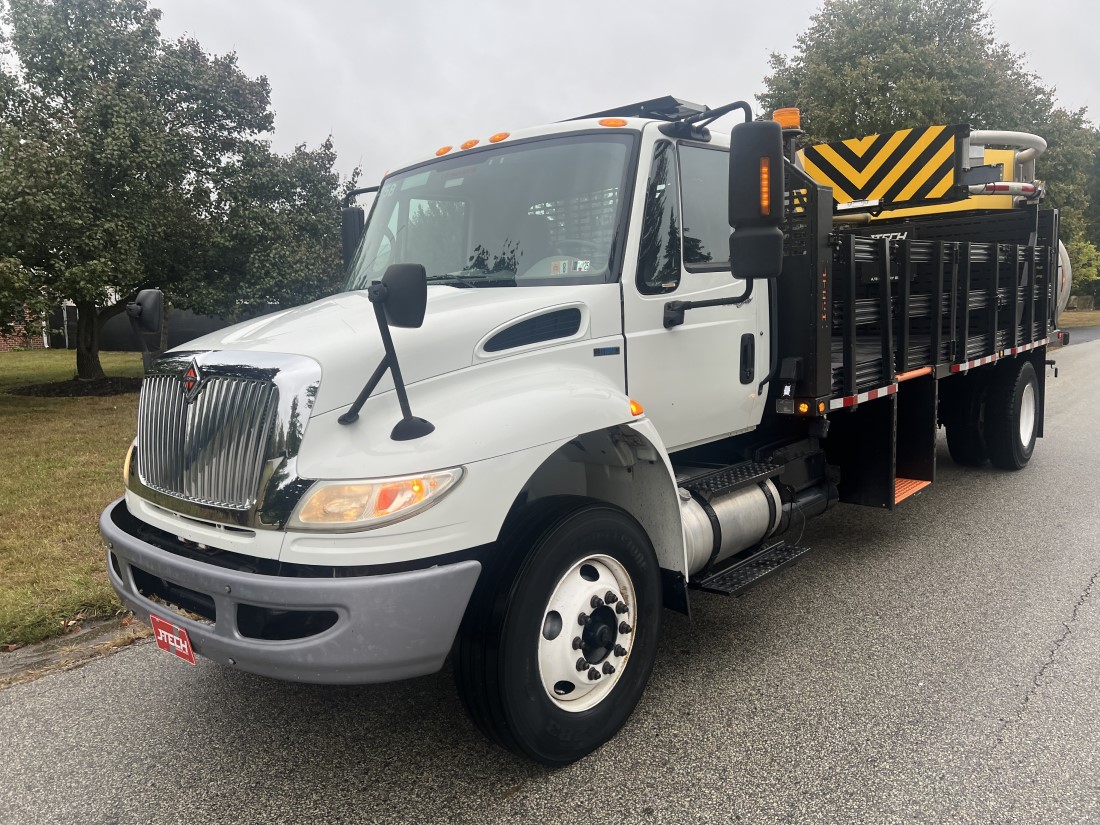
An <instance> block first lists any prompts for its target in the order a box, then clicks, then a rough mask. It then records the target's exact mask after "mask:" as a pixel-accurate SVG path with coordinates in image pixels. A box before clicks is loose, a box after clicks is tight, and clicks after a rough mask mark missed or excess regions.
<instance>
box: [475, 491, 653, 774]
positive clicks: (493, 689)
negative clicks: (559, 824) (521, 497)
mask: <svg viewBox="0 0 1100 825" xmlns="http://www.w3.org/2000/svg"><path fill="white" fill-rule="evenodd" d="M536 505H537V506H534V507H532V508H529V509H528V511H527V512H526V513H524V514H523V516H522V525H523V526H522V527H520V528H519V529H514V530H509V531H507V535H506V536H504V537H503V538H502V541H501V542H500V543H499V545H498V547H497V552H498V554H500V558H498V559H496V560H494V561H493V562H492V563H491V564H489V565H488V566H487V569H486V572H485V574H484V575H483V577H482V581H481V582H479V584H478V588H477V589H476V590H475V592H474V595H473V598H472V599H471V602H470V608H469V609H468V611H467V615H466V617H465V619H464V620H463V625H462V628H461V630H460V631H459V637H458V642H457V647H456V652H455V653H456V655H455V657H454V667H455V677H456V682H457V685H458V690H459V695H460V696H461V698H462V701H463V704H464V705H465V706H466V709H467V711H468V712H469V714H470V716H471V718H472V719H473V721H474V722H475V724H477V726H478V727H479V728H481V730H482V731H483V732H484V733H485V734H486V735H488V736H489V737H490V738H491V739H493V740H495V741H496V742H498V743H499V744H501V745H503V746H504V747H506V748H508V749H509V750H512V751H514V752H516V753H519V754H521V755H525V756H528V757H530V758H532V759H534V760H536V761H538V762H541V763H543V764H545V765H552V766H553V765H565V764H568V763H570V762H574V761H576V760H577V759H580V758H581V757H583V756H585V755H586V754H588V753H590V752H591V751H593V750H595V749H596V748H598V747H599V746H600V745H602V744H603V743H604V742H606V741H607V740H608V739H610V738H611V737H612V736H614V735H615V733H616V732H617V731H618V730H619V728H621V727H622V725H623V724H624V723H625V722H626V720H627V719H628V718H629V717H630V714H631V712H632V711H633V710H634V707H635V706H636V705H637V703H638V700H639V699H640V698H641V695H642V692H643V690H644V689H645V685H646V682H647V681H648V680H649V675H650V672H651V671H652V669H653V662H654V658H655V656H656V651H657V639H658V636H659V634H660V624H661V581H660V571H659V568H658V564H657V559H656V556H655V555H654V552H653V547H652V545H651V544H650V542H649V539H648V537H647V536H646V534H645V531H644V530H643V529H642V528H641V526H640V525H639V524H638V523H637V522H636V521H635V520H634V519H633V518H631V517H630V516H629V515H628V514H627V513H625V512H624V511H622V510H620V509H618V508H616V507H612V506H609V505H604V504H595V503H592V502H589V501H586V500H583V499H571V498H570V499H551V500H548V501H543V502H536Z"/></svg>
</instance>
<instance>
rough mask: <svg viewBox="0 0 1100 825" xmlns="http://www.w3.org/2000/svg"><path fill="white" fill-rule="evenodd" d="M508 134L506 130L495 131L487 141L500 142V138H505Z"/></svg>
mask: <svg viewBox="0 0 1100 825" xmlns="http://www.w3.org/2000/svg"><path fill="white" fill-rule="evenodd" d="M508 135H509V133H508V132H497V133H496V134H495V135H493V136H492V137H491V138H489V142H490V143H500V142H501V141H502V140H504V139H505V138H507V137H508Z"/></svg>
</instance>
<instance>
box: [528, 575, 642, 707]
mask: <svg viewBox="0 0 1100 825" xmlns="http://www.w3.org/2000/svg"><path fill="white" fill-rule="evenodd" d="M635 606H636V601H635V594H634V585H633V583H632V582H631V580H630V576H629V574H628V573H627V572H626V569H625V568H624V567H623V566H622V565H621V564H620V563H619V562H617V561H616V560H615V559H613V558H611V557H610V556H604V555H594V556H588V557H586V558H584V559H581V560H580V561H578V562H577V563H576V564H574V565H573V566H572V567H570V568H569V570H568V571H566V573H565V575H564V576H562V577H561V579H559V580H558V583H557V584H556V585H555V586H554V588H553V590H551V592H550V598H549V600H548V601H547V604H546V609H545V610H544V611H543V621H542V628H541V632H540V633H539V638H538V646H539V649H538V660H539V676H540V678H541V680H542V686H543V689H544V690H545V691H546V695H547V696H549V697H550V699H551V700H552V701H553V702H554V704H556V705H557V706H558V707H560V708H562V709H563V710H568V711H574V712H579V711H582V710H588V709H589V708H591V707H594V706H595V705H597V704H598V703H599V702H600V701H601V700H603V698H604V697H605V696H607V695H608V694H609V693H610V692H611V690H612V689H613V688H614V687H615V685H616V684H617V683H618V681H619V679H620V678H621V677H622V673H623V670H625V668H626V666H627V664H628V663H629V659H630V650H631V648H632V646H633V642H634V633H635V629H634V616H635Z"/></svg>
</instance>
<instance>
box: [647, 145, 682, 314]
mask: <svg viewBox="0 0 1100 825" xmlns="http://www.w3.org/2000/svg"><path fill="white" fill-rule="evenodd" d="M679 200H680V191H679V186H677V181H676V151H675V148H674V147H673V145H672V144H671V143H669V142H668V141H661V142H660V143H658V144H657V146H656V148H655V149H654V152H653V170H652V171H651V172H650V175H649V183H648V184H647V185H646V198H645V216H644V217H643V218H642V243H641V246H640V247H639V248H638V291H639V292H641V293H642V294H643V295H656V294H659V293H662V292H671V291H672V290H674V289H676V287H677V286H678V285H679V283H680V220H679V214H680V205H679Z"/></svg>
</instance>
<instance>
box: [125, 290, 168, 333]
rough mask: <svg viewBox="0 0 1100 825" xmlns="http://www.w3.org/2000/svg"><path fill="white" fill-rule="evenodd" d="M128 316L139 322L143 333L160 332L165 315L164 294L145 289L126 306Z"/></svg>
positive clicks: (139, 327)
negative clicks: (161, 321)
mask: <svg viewBox="0 0 1100 825" xmlns="http://www.w3.org/2000/svg"><path fill="white" fill-rule="evenodd" d="M126 314H127V315H129V316H130V317H131V318H132V319H134V321H136V322H137V325H138V329H140V330H141V331H142V332H160V319H161V315H163V314H164V293H163V292H161V291H160V290H159V289H143V290H141V292H139V293H138V294H137V298H136V299H134V300H133V301H132V302H131V303H129V304H127V305H126Z"/></svg>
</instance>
